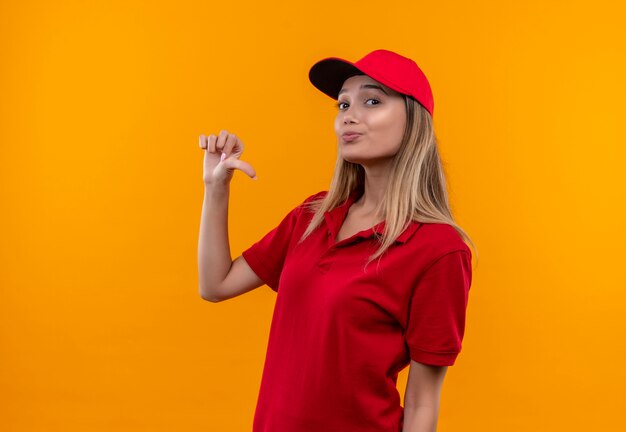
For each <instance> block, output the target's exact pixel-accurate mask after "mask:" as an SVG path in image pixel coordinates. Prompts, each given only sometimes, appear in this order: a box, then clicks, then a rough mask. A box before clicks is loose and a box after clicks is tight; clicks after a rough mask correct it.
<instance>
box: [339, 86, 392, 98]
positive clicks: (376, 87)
mask: <svg viewBox="0 0 626 432" xmlns="http://www.w3.org/2000/svg"><path fill="white" fill-rule="evenodd" d="M359 88H362V89H364V88H371V89H377V90H380V91H381V92H383V93H385V94H386V95H387V96H389V94H388V93H387V92H386V91H385V89H384V88H382V87H381V86H379V85H376V84H362V85H361V87H359ZM346 91H348V90H347V89H345V88H343V89H341V90H339V93H337V96H339V95H340V94H341V93H344V92H346Z"/></svg>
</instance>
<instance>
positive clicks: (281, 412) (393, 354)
mask: <svg viewBox="0 0 626 432" xmlns="http://www.w3.org/2000/svg"><path fill="white" fill-rule="evenodd" d="M324 194H326V191H322V192H319V193H317V194H315V195H311V196H310V197H308V198H307V199H306V200H305V201H304V202H307V201H309V200H311V199H314V198H318V197H321V196H323V195H324ZM361 194H362V189H356V190H355V191H353V192H352V194H351V195H350V197H349V198H348V199H347V200H346V201H345V202H344V203H343V204H342V205H340V206H338V207H336V208H335V209H333V210H331V211H330V212H326V213H325V215H324V223H323V224H322V225H321V226H320V227H318V228H317V229H316V230H315V231H314V232H313V233H312V234H311V235H310V236H309V237H308V238H307V239H306V240H305V241H304V242H303V243H301V244H297V242H298V240H299V239H300V237H301V235H302V233H303V232H304V230H305V229H306V227H307V225H308V222H309V221H310V220H311V217H312V215H313V213H311V212H309V211H306V209H304V208H303V206H302V204H300V205H299V206H297V207H296V208H294V209H293V210H291V211H290V212H289V213H288V214H287V216H285V218H284V219H283V220H282V221H281V222H280V224H279V225H278V226H277V227H276V228H274V229H273V230H272V231H270V232H269V233H267V234H266V235H265V236H264V237H263V238H262V239H261V240H259V241H258V242H256V243H254V244H253V245H252V246H250V247H249V248H248V249H247V250H245V251H243V252H242V256H243V258H244V259H245V260H246V262H247V263H248V264H249V265H250V267H251V268H252V270H253V271H254V272H255V273H256V274H257V275H258V276H259V277H260V278H261V279H262V280H263V281H264V282H265V283H266V284H267V285H268V286H269V287H270V288H272V289H273V290H275V291H276V292H277V297H276V304H275V307H274V315H273V318H272V324H271V329H270V335H269V342H268V347H267V355H266V359H265V366H264V370H263V376H262V380H261V386H260V390H259V398H258V401H257V406H256V412H255V417H254V426H253V432H351V431H354V432H357V431H358V432H383V431H384V432H400V431H401V429H402V426H403V408H402V406H401V404H400V394H399V393H398V390H397V388H396V381H397V376H398V372H400V371H402V370H403V369H404V368H405V367H406V366H407V365H408V364H409V362H410V359H413V360H415V361H417V362H421V363H425V364H430V365H448V366H449V365H453V364H454V362H455V359H456V357H457V355H458V354H459V352H460V351H461V341H462V339H463V333H464V329H465V315H466V307H467V302H468V294H469V289H470V284H471V277H472V270H471V252H470V249H469V247H468V246H467V245H466V244H465V243H464V242H463V240H462V238H461V237H460V235H459V234H458V233H457V232H456V231H455V230H454V228H452V227H451V226H450V225H448V224H430V223H419V222H412V223H411V225H409V227H408V228H407V229H406V230H405V231H404V232H403V233H402V234H401V235H400V237H399V238H398V239H397V241H396V243H395V244H394V245H393V246H392V247H391V248H390V249H389V250H387V252H386V253H385V254H384V255H383V257H382V259H381V260H380V263H378V262H377V261H376V260H374V261H372V262H371V263H370V264H369V265H368V267H367V269H366V270H365V271H364V270H363V266H364V264H365V262H366V259H367V257H368V256H369V255H371V254H372V253H373V252H374V251H375V250H376V248H377V239H376V238H375V232H374V231H376V232H378V233H381V232H382V229H383V228H384V224H385V222H384V221H383V222H381V223H380V224H378V225H376V226H374V227H372V228H370V229H367V230H364V231H360V232H359V233H356V234H355V235H353V236H352V237H350V238H346V239H344V240H342V241H340V242H336V241H335V239H336V237H337V233H338V231H339V228H340V227H341V225H342V224H343V221H344V219H345V217H346V214H347V212H348V208H349V207H350V205H351V204H352V203H353V202H354V201H356V200H357V199H358V198H359V196H360V195H361Z"/></svg>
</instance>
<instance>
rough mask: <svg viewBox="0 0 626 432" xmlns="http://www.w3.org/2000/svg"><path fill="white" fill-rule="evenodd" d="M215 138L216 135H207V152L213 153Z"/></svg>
mask: <svg viewBox="0 0 626 432" xmlns="http://www.w3.org/2000/svg"><path fill="white" fill-rule="evenodd" d="M216 140H217V137H216V136H215V135H212V134H211V135H209V142H208V144H207V150H209V153H215V141H216Z"/></svg>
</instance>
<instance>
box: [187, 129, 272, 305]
mask: <svg viewBox="0 0 626 432" xmlns="http://www.w3.org/2000/svg"><path fill="white" fill-rule="evenodd" d="M200 148H202V149H204V150H205V154H204V174H203V179H204V202H203V203H202V216H201V219H200V234H199V238H198V284H199V287H198V290H199V293H200V296H201V297H202V298H203V299H205V300H208V301H210V302H218V301H222V300H225V299H228V298H232V297H235V296H237V295H240V294H243V293H245V292H248V291H250V290H252V289H254V288H257V287H259V286H261V285H262V284H263V281H262V280H261V279H259V277H258V276H257V275H256V274H255V273H254V271H252V269H251V268H250V267H249V266H248V264H247V263H246V261H245V260H244V259H242V258H241V257H238V258H237V259H236V260H235V261H232V257H231V255H230V245H229V242H228V199H229V194H230V181H231V179H232V177H233V172H234V171H235V169H240V170H242V171H244V172H245V173H246V174H248V175H249V176H250V177H253V178H255V177H256V173H255V171H254V169H253V168H252V166H250V164H248V163H247V162H244V161H241V160H239V156H240V155H241V153H242V152H243V143H242V142H241V141H240V140H239V139H238V138H237V137H236V136H235V135H234V134H229V133H228V132H227V131H224V130H222V132H220V135H219V137H216V136H215V135H210V136H209V137H208V138H207V137H205V136H204V135H201V136H200ZM222 153H223V155H222V156H220V154H222Z"/></svg>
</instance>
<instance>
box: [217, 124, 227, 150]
mask: <svg viewBox="0 0 626 432" xmlns="http://www.w3.org/2000/svg"><path fill="white" fill-rule="evenodd" d="M226 138H228V131H227V130H225V129H222V130H221V131H220V134H219V136H218V137H217V142H216V143H215V150H217V151H221V152H223V151H224V144H226Z"/></svg>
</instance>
